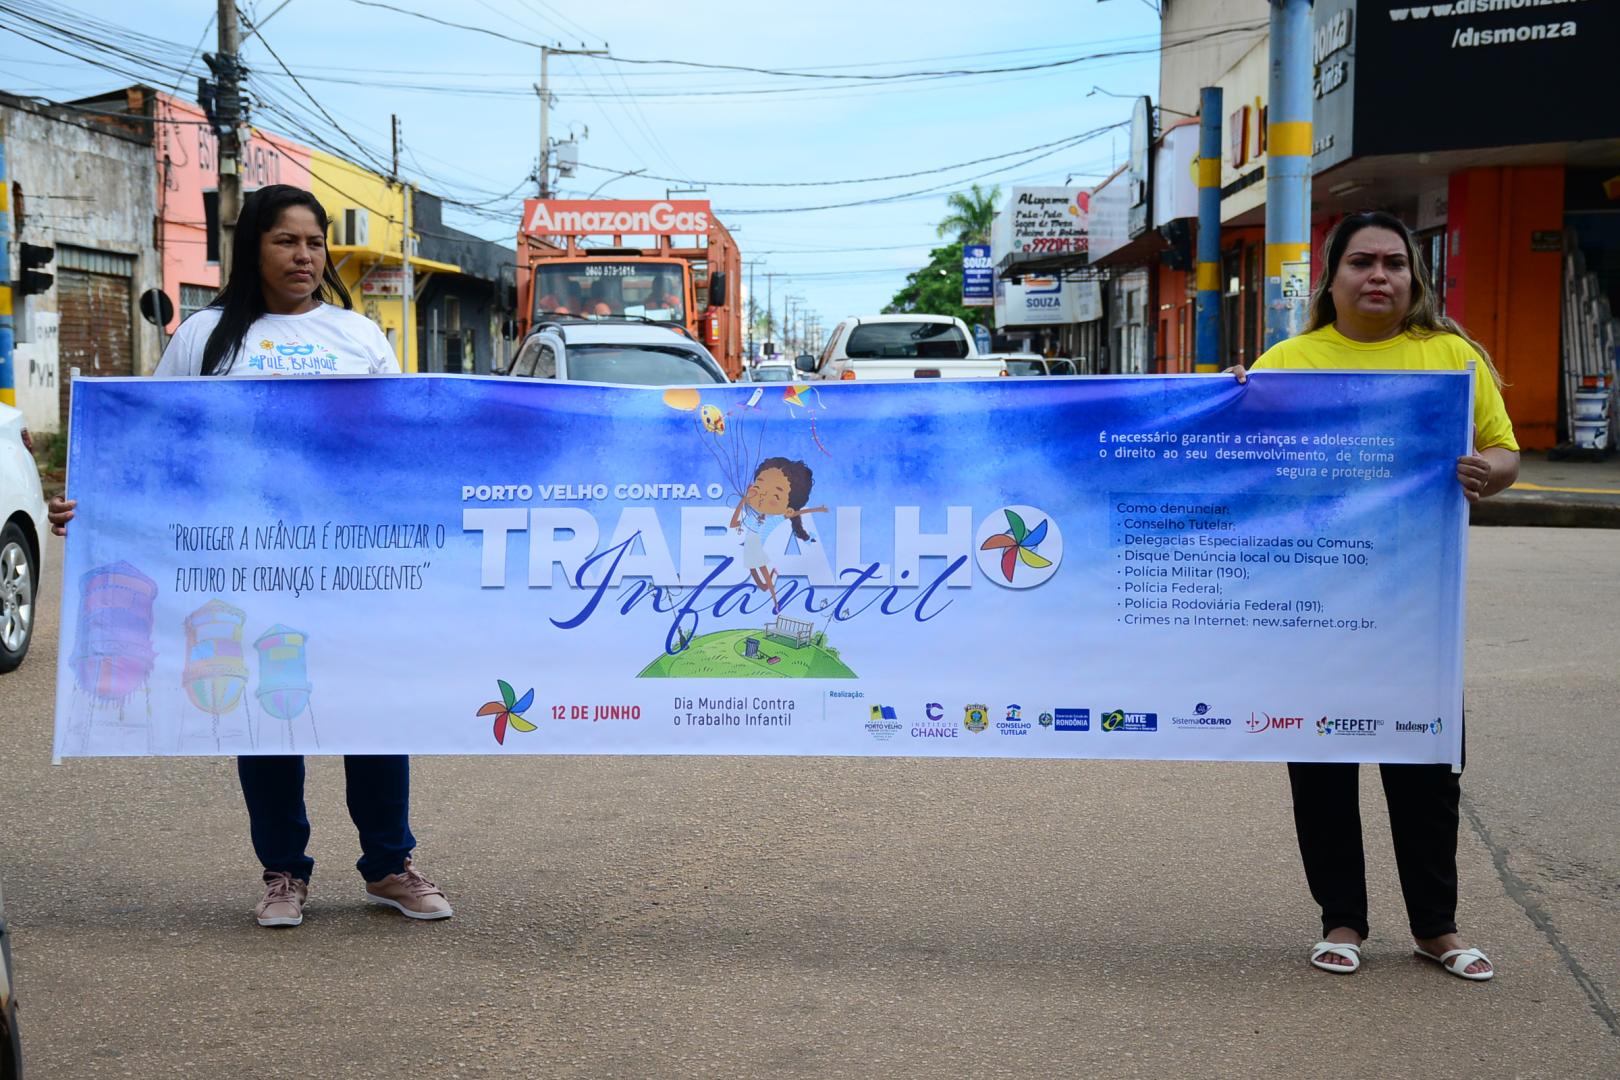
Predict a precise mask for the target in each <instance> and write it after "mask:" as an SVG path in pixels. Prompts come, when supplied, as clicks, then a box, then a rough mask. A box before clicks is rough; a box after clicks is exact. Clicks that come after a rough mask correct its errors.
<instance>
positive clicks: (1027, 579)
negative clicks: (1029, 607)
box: [975, 506, 1063, 589]
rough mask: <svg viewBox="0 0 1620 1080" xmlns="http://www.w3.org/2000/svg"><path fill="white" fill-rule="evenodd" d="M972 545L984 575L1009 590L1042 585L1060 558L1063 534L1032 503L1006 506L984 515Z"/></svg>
mask: <svg viewBox="0 0 1620 1080" xmlns="http://www.w3.org/2000/svg"><path fill="white" fill-rule="evenodd" d="M975 546H976V547H977V548H978V560H979V569H980V570H981V571H983V572H984V576H985V577H987V578H989V579H990V580H991V581H994V582H995V583H996V584H997V585H1005V586H1007V587H1008V588H1011V589H1032V588H1034V587H1035V586H1037V585H1042V584H1045V583H1046V581H1047V579H1049V578H1050V577H1051V576H1052V575H1053V574H1055V573H1057V569H1058V564H1059V563H1061V562H1062V561H1063V533H1062V532H1061V531H1059V529H1058V526H1057V522H1056V521H1053V520H1052V519H1051V518H1050V517H1048V516H1047V515H1046V512H1045V511H1043V510H1037V509H1036V508H1035V507H1033V506H1005V507H1002V508H1001V509H1000V510H997V511H996V512H995V513H993V514H991V515H990V516H989V517H987V518H985V519H984V521H982V522H981V523H980V524H979V532H978V536H977V538H976V540H975Z"/></svg>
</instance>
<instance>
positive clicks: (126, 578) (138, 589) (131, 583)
mask: <svg viewBox="0 0 1620 1080" xmlns="http://www.w3.org/2000/svg"><path fill="white" fill-rule="evenodd" d="M157 591H158V587H157V583H156V582H154V581H153V580H152V579H151V578H149V577H147V576H146V575H145V574H143V573H141V572H140V571H139V570H137V569H136V568H135V567H133V566H131V565H130V564H129V563H127V562H115V563H109V564H108V565H106V566H98V567H96V568H95V569H93V570H88V571H86V572H85V573H84V574H82V575H80V577H79V614H78V622H77V625H76V627H75V629H74V641H73V655H72V657H71V659H70V661H69V663H70V666H71V667H72V669H73V681H74V684H75V687H76V690H75V698H77V695H78V694H84V695H85V696H86V697H87V698H88V703H87V704H88V706H89V707H88V709H87V710H86V711H85V719H84V726H83V728H82V729H81V731H80V745H81V748H82V749H83V750H84V751H85V752H88V751H89V749H90V740H91V731H92V728H93V727H94V726H95V721H96V714H97V713H98V712H101V711H110V710H112V709H114V708H116V709H117V717H116V720H117V724H118V727H119V728H121V729H122V728H125V727H126V716H125V712H124V706H125V705H126V704H127V703H128V702H129V699H130V698H131V697H132V696H133V695H134V694H135V693H136V692H137V691H139V692H140V693H141V694H142V695H143V696H144V698H145V700H146V740H147V750H148V752H151V751H153V750H155V749H156V746H155V745H154V737H155V736H154V732H153V729H152V691H151V688H150V686H149V685H148V683H149V679H150V677H151V674H152V664H153V662H154V661H155V660H156V658H157V653H156V651H154V650H153V648H152V602H153V600H155V599H156V598H157ZM73 712H74V714H75V715H78V714H79V712H80V709H79V708H78V703H77V701H75V706H74V709H73Z"/></svg>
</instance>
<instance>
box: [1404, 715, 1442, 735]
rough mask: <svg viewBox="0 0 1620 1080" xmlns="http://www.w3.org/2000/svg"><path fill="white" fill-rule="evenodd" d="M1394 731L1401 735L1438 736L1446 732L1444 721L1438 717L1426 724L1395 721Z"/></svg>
mask: <svg viewBox="0 0 1620 1080" xmlns="http://www.w3.org/2000/svg"><path fill="white" fill-rule="evenodd" d="M1395 730H1396V731H1397V732H1399V733H1400V734H1402V735H1438V734H1440V733H1441V732H1442V731H1444V730H1446V725H1445V721H1443V720H1441V719H1440V718H1439V717H1438V716H1437V717H1435V718H1434V719H1433V720H1431V721H1429V722H1428V723H1423V722H1421V721H1418V722H1413V721H1410V720H1397V721H1395Z"/></svg>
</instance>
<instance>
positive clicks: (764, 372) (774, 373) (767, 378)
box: [748, 360, 798, 382]
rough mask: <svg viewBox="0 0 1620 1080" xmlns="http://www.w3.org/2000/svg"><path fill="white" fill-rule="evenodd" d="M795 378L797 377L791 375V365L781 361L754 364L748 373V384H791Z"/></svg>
mask: <svg viewBox="0 0 1620 1080" xmlns="http://www.w3.org/2000/svg"><path fill="white" fill-rule="evenodd" d="M796 378H798V376H797V375H795V374H794V373H793V365H792V364H789V363H787V362H786V361H781V360H777V361H771V360H767V361H765V362H764V363H762V364H755V365H754V367H753V369H752V370H750V371H749V372H748V381H749V382H792V381H793V380H794V379H796Z"/></svg>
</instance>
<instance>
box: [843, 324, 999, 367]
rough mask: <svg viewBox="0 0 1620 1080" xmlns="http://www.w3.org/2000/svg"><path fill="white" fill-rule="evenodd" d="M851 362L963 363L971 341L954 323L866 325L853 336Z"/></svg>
mask: <svg viewBox="0 0 1620 1080" xmlns="http://www.w3.org/2000/svg"><path fill="white" fill-rule="evenodd" d="M844 355H845V356H847V357H849V358H850V359H851V360H890V359H894V360H963V359H966V358H967V355H968V340H967V338H966V337H965V336H963V334H962V331H960V330H958V329H957V328H956V326H955V325H954V324H952V323H943V322H875V323H862V324H861V325H859V326H857V327H856V328H855V329H854V330H851V331H850V333H849V344H847V345H846V346H844Z"/></svg>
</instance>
